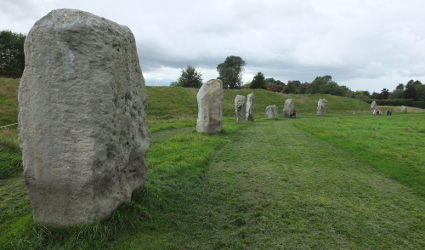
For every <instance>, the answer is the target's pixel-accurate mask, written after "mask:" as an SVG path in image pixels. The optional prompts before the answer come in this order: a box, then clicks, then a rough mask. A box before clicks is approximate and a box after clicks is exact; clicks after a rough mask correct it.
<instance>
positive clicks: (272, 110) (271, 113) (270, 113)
mask: <svg viewBox="0 0 425 250" xmlns="http://www.w3.org/2000/svg"><path fill="white" fill-rule="evenodd" d="M266 114H267V117H268V118H269V119H277V115H278V113H277V107H276V105H269V106H267V108H266Z"/></svg>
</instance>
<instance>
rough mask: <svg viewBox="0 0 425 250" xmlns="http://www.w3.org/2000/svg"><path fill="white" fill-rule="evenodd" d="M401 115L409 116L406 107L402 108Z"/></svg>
mask: <svg viewBox="0 0 425 250" xmlns="http://www.w3.org/2000/svg"><path fill="white" fill-rule="evenodd" d="M401 113H402V114H407V107H406V106H401Z"/></svg>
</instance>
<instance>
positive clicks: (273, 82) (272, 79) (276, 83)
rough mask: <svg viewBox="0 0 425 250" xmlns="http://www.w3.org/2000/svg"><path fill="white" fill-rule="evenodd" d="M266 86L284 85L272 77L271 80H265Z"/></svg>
mask: <svg viewBox="0 0 425 250" xmlns="http://www.w3.org/2000/svg"><path fill="white" fill-rule="evenodd" d="M266 85H267V86H270V85H285V83H283V82H282V81H280V80H275V79H274V78H273V77H271V78H266Z"/></svg>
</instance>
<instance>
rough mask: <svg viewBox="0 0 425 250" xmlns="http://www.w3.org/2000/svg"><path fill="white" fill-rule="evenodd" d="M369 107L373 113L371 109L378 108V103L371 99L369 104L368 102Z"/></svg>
mask: <svg viewBox="0 0 425 250" xmlns="http://www.w3.org/2000/svg"><path fill="white" fill-rule="evenodd" d="M370 109H371V112H372V113H373V111H374V110H378V104H377V103H376V102H375V101H373V102H372V103H371V104H370Z"/></svg>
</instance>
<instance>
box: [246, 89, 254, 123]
mask: <svg viewBox="0 0 425 250" xmlns="http://www.w3.org/2000/svg"><path fill="white" fill-rule="evenodd" d="M254 109H255V96H254V93H251V94H249V95H248V96H247V97H246V119H247V120H248V121H250V122H253V121H254Z"/></svg>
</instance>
